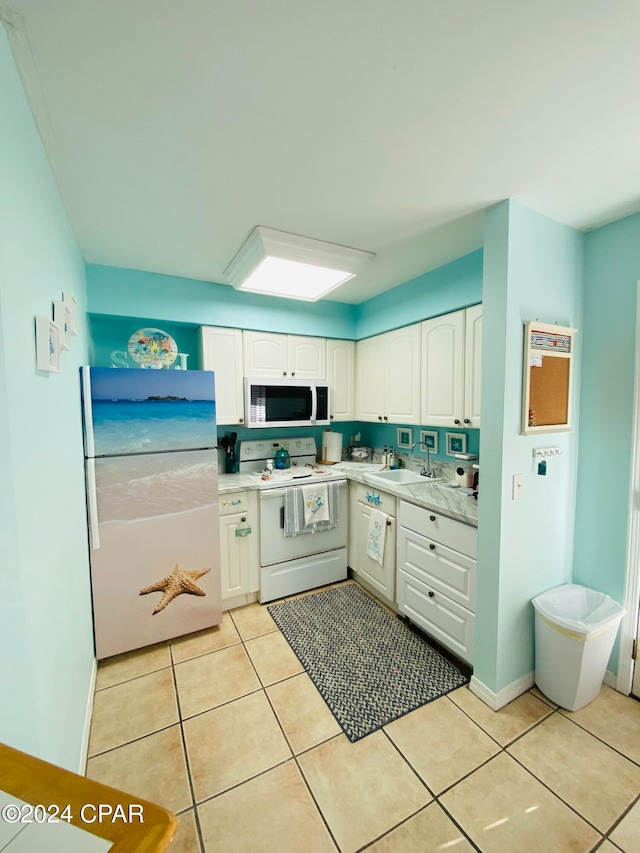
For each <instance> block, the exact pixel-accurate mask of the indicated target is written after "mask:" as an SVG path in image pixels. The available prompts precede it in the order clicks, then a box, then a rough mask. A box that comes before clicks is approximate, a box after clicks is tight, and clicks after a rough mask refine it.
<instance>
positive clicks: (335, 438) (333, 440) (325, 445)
mask: <svg viewBox="0 0 640 853" xmlns="http://www.w3.org/2000/svg"><path fill="white" fill-rule="evenodd" d="M341 459H342V433H340V432H323V433H322V461H323V462H340V460H341Z"/></svg>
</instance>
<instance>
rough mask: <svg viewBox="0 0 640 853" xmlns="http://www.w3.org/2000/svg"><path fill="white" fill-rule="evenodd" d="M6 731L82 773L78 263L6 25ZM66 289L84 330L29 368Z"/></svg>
mask: <svg viewBox="0 0 640 853" xmlns="http://www.w3.org/2000/svg"><path fill="white" fill-rule="evenodd" d="M0 89H1V90H2V98H0V127H1V128H2V131H1V134H2V157H0V186H2V194H1V197H0V204H1V206H2V229H0V471H1V472H2V477H1V480H2V488H1V489H0V566H2V595H1V596H0V646H1V648H2V651H3V654H2V656H1V663H0V691H1V693H2V701H0V741H3V742H4V743H7V744H10V745H12V746H15V747H18V748H19V749H22V750H24V751H26V752H29V753H32V754H35V755H38V756H40V757H42V758H45V759H47V760H49V761H52V762H54V763H56V764H60V765H62V766H64V767H68V768H71V769H73V770H76V771H77V770H78V769H79V766H80V759H81V754H82V748H83V741H82V736H83V730H84V724H85V714H86V709H87V702H88V700H89V693H90V687H91V676H92V669H93V663H94V658H93V636H92V627H91V599H90V591H89V563H88V551H87V531H86V515H85V492H84V463H83V452H82V433H81V421H80V392H79V382H78V366H79V365H80V364H81V363H83V362H84V363H86V361H87V357H88V352H87V339H88V335H87V330H86V324H85V322H84V309H85V268H84V261H83V259H82V256H81V254H80V251H79V249H78V246H77V244H76V240H75V237H74V235H73V232H72V230H71V227H70V225H69V221H68V219H67V216H66V213H65V210H64V207H63V205H62V201H61V199H60V196H59V193H58V190H57V187H56V184H55V181H54V179H53V176H52V174H51V171H50V169H49V165H48V161H47V158H46V155H45V152H44V149H43V147H42V144H41V141H40V137H39V135H38V132H37V130H36V127H35V125H34V122H33V118H32V116H31V113H30V111H29V107H28V104H27V101H26V98H25V95H24V92H23V89H22V86H21V83H20V79H19V77H18V73H17V70H16V67H15V64H14V61H13V56H12V54H11V50H10V47H9V44H8V41H7V37H6V34H5V32H4V29H2V28H1V27H0ZM63 291H69V292H72V293H73V294H74V295H75V297H76V299H77V300H78V306H79V311H80V317H81V328H80V333H79V335H78V336H77V337H74V338H73V339H72V348H71V350H70V351H67V352H63V353H62V370H61V372H60V373H59V374H48V373H43V372H40V371H37V370H36V364H35V344H34V317H35V315H47V316H49V317H51V316H52V315H51V310H52V300H55V299H60V298H61V297H62V292H63Z"/></svg>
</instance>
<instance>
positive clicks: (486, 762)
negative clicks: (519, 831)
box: [367, 727, 500, 850]
mask: <svg viewBox="0 0 640 853" xmlns="http://www.w3.org/2000/svg"><path fill="white" fill-rule="evenodd" d="M381 731H382V732H383V733H384V735H385V736H386V738H387V740H388V741H389V742H390V743H391V745H392V746H393V748H394V749H395V750H396V752H397V753H398V754H399V755H400V757H401V758H402V759H403V761H404V762H405V763H406V764H407V765H408V766H409V768H410V769H411V771H412V772H413V773H414V774H415V776H416V777H417V778H418V780H419V781H420V782H421V783H422V784H423V785H424V787H425V788H426V789H427V791H428V792H429V794H430V795H431V796H432V798H433V799H432V801H431V802H433V803H436V805H438V806H439V807H440V808H441V809H442V810H443V811H444V812H445V814H446V815H447V816H448V817H449V819H450V820H451V821H452V823H453V824H454V825H455V826H456V827H457V829H458V830H459V831H460V832H461V833H462V835H463V836H464V837H465V838H466V839H467V841H469V842H470V844H471V845H472V846H473V847H474V848H475V849H476V850H480V848H479V847H477V846H476V844H475V843H474V842H473V840H472V839H471V837H470V836H469V835H468V834H467V833H466V832H465V830H464V829H463V828H462V827H461V826H460V824H459V823H458V822H457V820H455V819H454V818H453V816H452V815H451V814H450V812H449V810H448V809H446V808H445V806H444V805H443V804H442V803H441V802H440V797H441V796H442V795H443V794H446V793H447V791H450V790H451V788H453V787H454V786H455V785H457V784H458V782H461V781H462V779H465V778H467V776H470V775H471V774H472V773H475V771H476V770H479V768H480V767H483V766H484V765H485V764H488V763H489V761H491V760H492V759H493V758H495V757H496V756H495V755H492V756H491V758H488V759H487V761H484V762H483V763H482V764H480V765H478V767H475V768H474V769H473V770H471V771H470V772H469V773H467V774H466V775H465V776H463V777H461V778H460V779H458V780H457V782H455V783H454V784H453V785H449V787H448V788H445V790H444V791H441V792H440V793H439V794H436V793H435V791H433V790H432V789H431V788H430V787H429V785H428V784H427V783H426V781H425V780H424V779H423V778H422V776H420V774H419V773H418V771H417V770H416V769H415V767H414V766H413V765H412V764H411V762H410V761H409V759H408V758H407V757H406V755H404V753H403V752H402V751H401V749H400V747H399V746H398V745H397V744H396V743H395V741H394V740H393V738H392V737H391V735H389V733H388V732H387V731H385V729H384V727H383V728H382V729H381ZM496 754H497V755H499V754H500V753H496ZM429 805H430V803H426V804H425V805H424V806H423V807H422V809H418V811H417V812H415V813H414V814H413V815H409V817H407V818H405V819H404V820H403V821H401V822H400V823H398V824H396V826H393V827H391V829H389V830H387V832H386V833H384V834H385V835H388V834H389V833H391V832H393V830H395V829H397V828H398V826H401V825H402V824H403V823H406V822H407V821H408V820H410V819H411V818H413V817H415V816H416V815H417V814H419V813H420V812H421V811H422V810H423V809H426V808H427V806H429ZM380 837H382V836H380ZM372 843H373V842H370V844H372ZM367 846H369V845H367Z"/></svg>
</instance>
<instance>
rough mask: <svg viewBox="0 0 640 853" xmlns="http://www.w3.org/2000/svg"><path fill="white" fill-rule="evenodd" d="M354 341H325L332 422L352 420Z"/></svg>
mask: <svg viewBox="0 0 640 853" xmlns="http://www.w3.org/2000/svg"><path fill="white" fill-rule="evenodd" d="M355 364H356V344H355V341H336V340H332V339H328V340H327V380H328V381H329V403H330V407H331V411H330V417H331V420H332V421H352V420H354V412H355V405H354V385H355Z"/></svg>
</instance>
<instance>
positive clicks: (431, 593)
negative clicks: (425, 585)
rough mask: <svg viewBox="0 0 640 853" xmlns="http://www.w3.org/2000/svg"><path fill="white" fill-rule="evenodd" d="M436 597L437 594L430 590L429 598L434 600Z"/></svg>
mask: <svg viewBox="0 0 640 853" xmlns="http://www.w3.org/2000/svg"><path fill="white" fill-rule="evenodd" d="M434 595H435V592H434V591H433V590H432V589H430V590H429V598H433V596H434Z"/></svg>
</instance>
